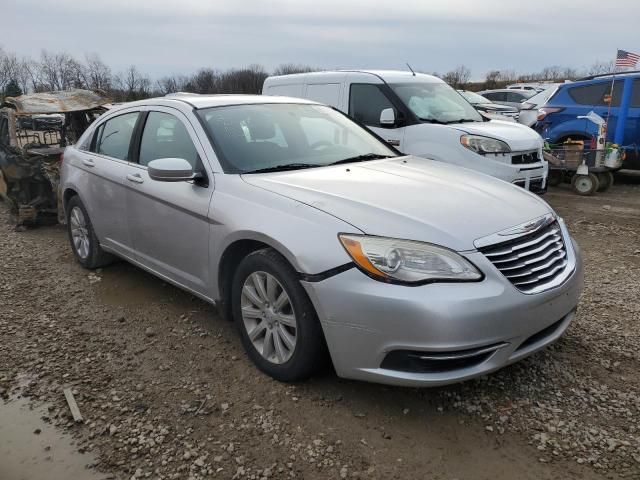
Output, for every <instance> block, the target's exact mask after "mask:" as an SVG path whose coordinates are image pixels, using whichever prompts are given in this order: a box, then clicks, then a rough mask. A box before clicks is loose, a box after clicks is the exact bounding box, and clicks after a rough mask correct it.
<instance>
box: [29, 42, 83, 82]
mask: <svg viewBox="0 0 640 480" xmlns="http://www.w3.org/2000/svg"><path fill="white" fill-rule="evenodd" d="M40 81H41V82H42V83H43V84H45V85H46V86H47V88H48V89H49V90H69V89H70V88H82V87H84V81H83V75H82V65H81V64H80V63H79V62H78V61H77V60H76V59H74V58H73V57H72V56H70V55H68V54H66V53H50V52H48V51H46V50H43V51H42V54H41V55H40Z"/></svg>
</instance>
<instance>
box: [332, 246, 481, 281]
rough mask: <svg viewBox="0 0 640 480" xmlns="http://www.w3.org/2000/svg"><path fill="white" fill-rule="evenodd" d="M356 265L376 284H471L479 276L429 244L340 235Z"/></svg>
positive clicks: (463, 261)
mask: <svg viewBox="0 0 640 480" xmlns="http://www.w3.org/2000/svg"><path fill="white" fill-rule="evenodd" d="M339 238H340V242H342V246H343V247H344V248H345V250H346V251H347V253H348V254H349V256H350V257H351V258H352V259H353V261H354V262H355V263H356V265H357V266H358V267H359V268H360V270H362V271H363V272H365V273H366V274H368V275H369V276H371V277H373V278H375V279H376V280H381V281H384V282H391V283H402V284H423V283H429V282H435V281H449V282H471V281H476V280H480V279H482V277H483V276H482V274H481V273H480V272H479V271H478V269H477V268H476V267H475V266H474V265H473V264H471V262H469V261H468V260H466V259H464V258H463V257H462V256H460V255H459V254H457V253H456V252H454V251H452V250H449V249H446V248H443V247H439V246H437V245H432V244H430V243H423V242H415V241H411V240H398V239H395V238H384V237H373V236H369V235H351V234H340V235H339Z"/></svg>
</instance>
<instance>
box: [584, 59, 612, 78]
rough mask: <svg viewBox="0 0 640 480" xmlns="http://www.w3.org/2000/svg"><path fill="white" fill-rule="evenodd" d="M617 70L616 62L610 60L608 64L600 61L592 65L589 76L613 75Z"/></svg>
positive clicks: (588, 72)
mask: <svg viewBox="0 0 640 480" xmlns="http://www.w3.org/2000/svg"><path fill="white" fill-rule="evenodd" d="M615 70H616V62H615V60H609V61H608V62H603V61H600V60H598V61H597V62H596V63H594V64H593V65H591V67H589V69H588V70H587V75H602V74H603V73H612V72H615Z"/></svg>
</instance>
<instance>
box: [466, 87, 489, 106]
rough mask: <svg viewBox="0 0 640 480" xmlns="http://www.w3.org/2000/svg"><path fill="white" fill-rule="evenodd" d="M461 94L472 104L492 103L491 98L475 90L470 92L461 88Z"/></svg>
mask: <svg viewBox="0 0 640 480" xmlns="http://www.w3.org/2000/svg"><path fill="white" fill-rule="evenodd" d="M460 95H462V96H463V97H464V98H465V99H466V100H467V102H469V103H470V104H471V105H478V104H483V103H491V100H489V99H487V98H484V97H483V96H482V95H478V94H477V93H475V92H469V91H467V90H461V91H460Z"/></svg>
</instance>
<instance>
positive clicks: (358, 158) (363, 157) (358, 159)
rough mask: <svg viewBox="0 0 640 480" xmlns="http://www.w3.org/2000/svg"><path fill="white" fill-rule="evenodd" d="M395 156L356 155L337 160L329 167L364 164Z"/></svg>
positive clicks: (376, 154)
mask: <svg viewBox="0 0 640 480" xmlns="http://www.w3.org/2000/svg"><path fill="white" fill-rule="evenodd" d="M393 156H395V155H381V154H379V153H365V154H362V155H356V156H355V157H349V158H345V159H343V160H338V161H337V162H333V163H330V164H329V165H340V164H342V163H356V162H366V161H368V160H380V159H382V158H391V157H393Z"/></svg>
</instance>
